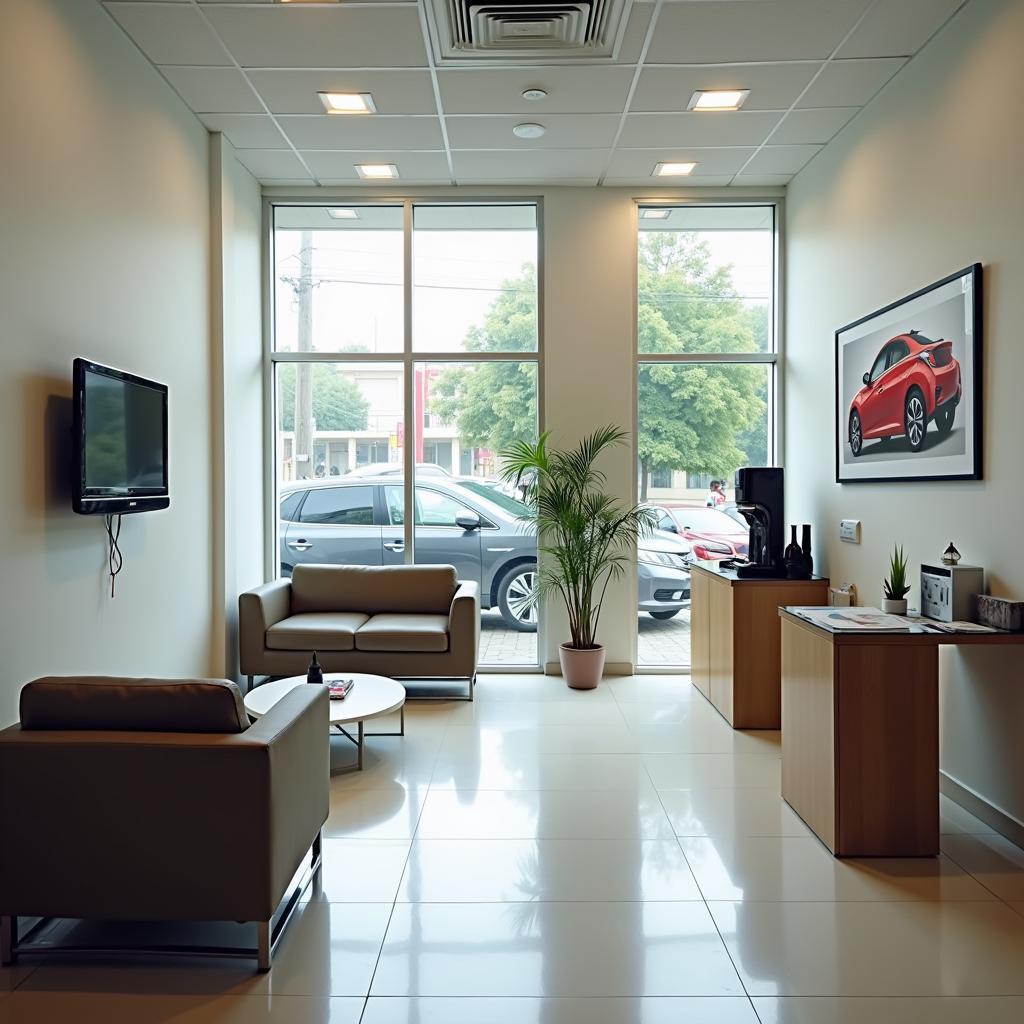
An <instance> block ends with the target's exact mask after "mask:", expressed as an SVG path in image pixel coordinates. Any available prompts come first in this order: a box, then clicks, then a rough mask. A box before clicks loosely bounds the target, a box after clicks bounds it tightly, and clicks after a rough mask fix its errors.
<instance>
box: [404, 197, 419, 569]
mask: <svg viewBox="0 0 1024 1024" xmlns="http://www.w3.org/2000/svg"><path fill="white" fill-rule="evenodd" d="M402 309H403V328H402V331H403V345H402V352H403V362H404V370H405V373H404V376H403V378H402V385H403V388H404V391H405V396H404V402H403V419H404V421H405V435H404V439H403V444H402V462H403V464H404V470H403V472H402V480H403V490H404V495H403V499H402V500H403V501H404V502H405V516H404V518H403V524H402V525H403V536H404V539H405V564H406V565H412V564H413V562H414V560H415V557H416V552H415V549H414V547H415V543H416V504H415V501H414V500H413V493H414V492H413V488H414V486H415V479H414V478H415V473H416V423H415V416H416V410H415V408H414V405H415V395H416V380H415V374H414V372H413V355H412V200H411V199H407V200H406V201H405V202H404V203H403V204H402Z"/></svg>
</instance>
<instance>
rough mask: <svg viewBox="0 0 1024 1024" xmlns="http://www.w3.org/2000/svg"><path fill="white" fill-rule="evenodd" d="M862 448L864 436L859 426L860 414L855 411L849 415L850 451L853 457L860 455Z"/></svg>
mask: <svg viewBox="0 0 1024 1024" xmlns="http://www.w3.org/2000/svg"><path fill="white" fill-rule="evenodd" d="M863 447H864V434H863V432H862V431H861V426H860V413H859V412H857V410H856V409H854V410H853V412H851V413H850V451H851V452H853V454H854V457H856V456H858V455H860V453H861V450H862V449H863Z"/></svg>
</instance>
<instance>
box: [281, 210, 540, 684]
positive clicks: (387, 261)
mask: <svg viewBox="0 0 1024 1024" xmlns="http://www.w3.org/2000/svg"><path fill="white" fill-rule="evenodd" d="M407 223H411V224H412V229H411V231H410V234H409V236H408V237H407V236H406V234H405V227H404V225H405V224H407ZM273 239H274V250H273V254H272V266H273V268H274V287H273V296H274V311H273V317H272V324H273V332H272V337H271V353H270V357H271V359H270V362H271V370H272V373H273V377H272V390H273V398H274V410H275V412H274V415H275V423H276V432H275V451H274V455H273V459H274V469H275V476H276V479H277V481H278V494H277V507H278V510H279V514H278V520H277V525H276V533H275V537H274V543H275V549H276V552H277V559H276V561H277V564H278V565H279V566H280V572H282V573H284V574H287V573H289V572H291V570H292V569H293V568H294V566H295V565H297V564H299V563H301V562H320V563H322V562H333V563H344V564H368V565H390V564H403V563H412V562H417V563H439V562H442V563H447V564H451V565H454V566H455V567H456V569H457V571H458V574H459V577H460V579H470V580H475V581H476V582H478V583H479V584H480V587H481V605H482V622H481V634H482V639H481V664H484V665H487V664H501V665H505V666H533V665H536V664H537V637H536V630H537V615H536V609H535V607H534V605H533V601H532V588H533V581H534V570H535V567H536V561H537V549H536V541H535V539H534V537H533V535H532V532H531V531H530V530H529V529H527V528H526V527H524V525H523V524H522V523H521V522H520V516H521V514H522V513H523V512H524V511H525V509H524V507H523V506H522V505H521V503H520V502H519V501H518V499H517V497H516V495H515V494H514V493H512V491H511V490H510V489H509V488H508V487H507V486H505V485H504V484H502V482H501V480H500V474H501V457H500V452H501V450H502V448H504V447H505V446H506V445H508V444H509V443H510V442H511V441H513V440H519V439H532V438H535V437H536V436H537V431H538V402H537V389H538V380H539V370H538V353H539V343H538V333H539V332H538V317H537V309H538V297H537V289H538V284H537V262H538V261H537V209H536V207H535V205H534V204H531V203H511V204H507V205H506V204H491V205H475V204H466V205H452V204H431V203H427V204H412V203H409V202H405V203H401V204H390V205H385V206H331V207H326V206H303V205H281V206H276V207H275V208H274V234H273ZM407 253H409V254H411V267H412V275H411V277H410V278H409V279H406V277H405V273H404V269H403V268H404V267H405V266H406V259H407ZM406 309H409V310H410V311H411V315H410V316H408V317H407V316H406V315H405V310H406ZM414 353H418V354H419V355H418V356H414ZM424 357H426V358H427V359H429V360H430V361H429V362H426V361H423V359H424ZM407 448H408V453H407ZM410 466H411V467H412V471H413V473H412V476H413V479H411V480H408V481H407V480H406V471H407V467H410Z"/></svg>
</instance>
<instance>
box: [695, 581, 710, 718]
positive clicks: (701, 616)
mask: <svg viewBox="0 0 1024 1024" xmlns="http://www.w3.org/2000/svg"><path fill="white" fill-rule="evenodd" d="M714 585H715V584H714V578H713V576H712V575H711V574H710V573H706V572H691V573H690V678H691V680H692V681H693V685H694V686H696V687H697V689H698V690H700V692H701V693H703V694H704V696H705V697H707V698H708V700H710V699H711V651H710V649H709V645H710V644H711V634H710V629H711V611H710V602H711V587H712V586H714Z"/></svg>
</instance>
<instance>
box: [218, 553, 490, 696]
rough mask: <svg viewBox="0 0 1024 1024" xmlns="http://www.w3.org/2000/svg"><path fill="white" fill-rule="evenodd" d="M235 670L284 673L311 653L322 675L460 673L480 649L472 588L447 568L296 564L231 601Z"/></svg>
mask: <svg viewBox="0 0 1024 1024" xmlns="http://www.w3.org/2000/svg"><path fill="white" fill-rule="evenodd" d="M238 615H239V646H240V663H241V671H242V673H243V674H244V675H246V676H248V677H249V683H250V685H251V684H252V679H253V676H257V675H267V676H291V675H299V674H301V673H303V672H305V671H306V668H307V667H308V665H309V660H310V653H311V652H312V651H316V652H317V655H318V658H319V660H320V663H321V664H322V665H323V667H324V669H325V670H326V671H328V672H372V673H375V674H377V675H384V676H392V677H397V678H417V679H422V678H444V679H467V680H469V682H470V688H469V696H470V699H472V692H473V680H474V679H475V677H476V667H477V651H478V649H479V646H480V588H479V585H478V584H477V583H466V582H463V583H460V582H459V581H458V580H457V578H456V575H455V569H454V568H453V567H452V566H450V565H396V566H349V565H297V566H296V567H295V570H294V572H293V574H292V577H291V579H279V580H274V581H273V582H272V583H267V584H264V586H262V587H257V588H256V589H255V590H250V591H249V592H248V593H245V594H242V596H241V597H240V598H239V607H238Z"/></svg>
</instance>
